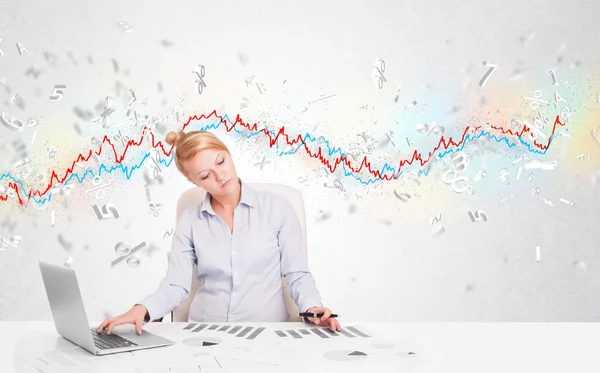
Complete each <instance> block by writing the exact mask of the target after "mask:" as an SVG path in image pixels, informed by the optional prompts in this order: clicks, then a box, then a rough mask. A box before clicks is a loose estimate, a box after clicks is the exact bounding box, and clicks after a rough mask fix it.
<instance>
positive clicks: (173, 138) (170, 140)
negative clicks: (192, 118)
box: [165, 131, 184, 145]
mask: <svg viewBox="0 0 600 373" xmlns="http://www.w3.org/2000/svg"><path fill="white" fill-rule="evenodd" d="M183 135H184V133H183V131H179V132H175V131H169V133H167V137H166V138H165V140H166V141H167V144H169V145H177V143H178V142H179V140H181V138H182V137H183Z"/></svg>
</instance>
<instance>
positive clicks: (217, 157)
mask: <svg viewBox="0 0 600 373" xmlns="http://www.w3.org/2000/svg"><path fill="white" fill-rule="evenodd" d="M221 154H222V153H219V154H217V156H216V157H215V163H217V159H219V156H220V155H221ZM204 171H206V170H200V171H198V173H197V174H196V176H198V175H200V173H201V172H204Z"/></svg>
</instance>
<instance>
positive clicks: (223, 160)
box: [217, 159, 225, 164]
mask: <svg viewBox="0 0 600 373" xmlns="http://www.w3.org/2000/svg"><path fill="white" fill-rule="evenodd" d="M223 162H225V159H223V160H221V162H219V163H217V164H222V163H223Z"/></svg>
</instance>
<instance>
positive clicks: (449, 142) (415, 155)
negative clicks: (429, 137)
mask: <svg viewBox="0 0 600 373" xmlns="http://www.w3.org/2000/svg"><path fill="white" fill-rule="evenodd" d="M213 116H214V117H215V119H216V118H218V119H219V120H220V121H221V122H222V123H223V125H224V126H225V129H226V130H227V132H231V131H232V130H233V129H234V128H235V127H236V126H240V127H244V128H246V129H248V130H250V131H251V132H256V131H258V132H262V133H263V134H264V135H266V136H268V137H269V146H270V147H273V146H274V145H275V144H276V143H277V141H278V140H280V139H282V140H284V145H285V144H288V145H292V146H294V145H298V144H302V147H303V148H304V151H305V152H306V153H307V154H308V155H309V156H310V157H311V158H315V159H318V160H319V161H320V162H321V163H322V164H323V165H325V166H326V167H327V168H328V169H329V171H330V172H332V173H333V172H335V170H336V169H337V167H338V165H339V164H340V163H342V162H343V163H344V164H345V165H346V167H348V169H350V170H351V171H352V172H353V173H359V172H361V171H362V170H363V168H366V169H367V170H368V171H369V173H370V174H371V175H373V176H375V177H377V178H379V179H381V180H393V179H395V177H396V175H390V174H382V173H381V172H380V171H377V170H375V171H374V170H373V169H372V168H371V162H369V161H368V159H367V157H366V156H364V157H363V159H362V161H361V162H360V164H359V165H358V166H353V165H352V164H351V162H350V160H348V158H347V157H346V156H344V155H342V156H338V157H336V158H335V159H334V160H333V161H330V160H329V159H326V158H325V157H324V156H323V154H322V153H321V148H320V147H319V149H318V151H316V152H313V151H311V150H310V149H309V147H308V144H307V143H306V142H305V141H304V140H303V138H302V136H301V135H297V136H295V137H294V136H290V135H288V134H287V133H286V132H285V126H283V127H281V128H280V129H279V131H278V132H277V134H276V135H275V136H273V135H272V134H271V133H270V132H269V131H267V130H266V129H262V130H258V128H257V124H256V123H254V124H252V125H251V124H249V123H246V122H244V121H243V120H242V119H241V118H240V116H239V115H237V117H236V120H235V122H234V123H233V124H232V125H231V126H228V124H227V123H226V122H227V120H225V119H223V117H222V116H220V115H218V114H217V112H216V110H213V111H212V112H211V113H210V114H208V115H205V114H202V115H200V116H199V117H198V116H195V115H194V116H192V117H190V118H189V119H188V120H187V122H186V123H185V124H184V125H183V128H182V130H184V129H185V128H186V127H187V126H188V125H189V124H190V122H191V121H192V120H202V119H210V118H211V117H213ZM558 124H560V125H561V126H564V125H565V124H564V123H562V122H561V121H560V120H559V116H558V115H557V116H556V119H555V121H554V125H553V128H552V133H551V134H550V136H549V137H548V142H547V143H546V144H540V143H538V142H537V141H535V140H534V141H533V144H534V146H535V147H537V148H538V149H540V150H545V149H547V148H548V147H549V146H550V141H551V140H552V137H553V135H554V132H555V131H556V127H557V125H558ZM481 128H482V127H481V126H475V127H472V128H471V127H470V126H467V127H466V128H465V129H464V131H463V133H462V135H461V137H460V140H459V141H458V142H457V141H455V140H454V139H452V137H449V138H448V139H446V138H445V137H444V136H441V138H440V140H439V142H438V144H437V145H436V146H435V147H434V148H433V149H432V150H431V151H429V152H428V154H427V157H426V159H425V160H423V156H422V154H421V153H419V151H418V150H417V149H415V150H414V151H413V152H412V155H411V156H410V157H409V158H408V159H401V160H400V161H399V163H398V167H397V170H398V172H400V170H401V169H402V167H404V166H405V165H406V164H409V165H412V164H413V162H415V161H419V163H420V165H421V166H424V165H425V164H426V163H427V162H429V160H430V159H431V157H432V156H433V155H434V154H435V153H436V152H437V151H438V150H440V149H441V148H442V147H443V148H444V150H446V149H448V148H449V147H450V146H455V147H459V146H461V144H462V143H463V142H464V141H465V138H466V136H467V134H468V133H469V132H472V133H474V134H475V133H477V131H479V130H480V129H481ZM490 128H491V129H494V130H497V131H500V132H501V133H502V134H503V135H513V136H518V137H521V136H523V134H525V133H528V132H529V131H530V130H531V128H529V127H528V126H526V125H524V126H523V128H522V129H521V130H520V131H519V132H513V131H512V130H510V129H504V128H502V127H497V126H490ZM146 130H148V128H147V127H144V128H143V129H142V134H141V136H140V139H139V140H138V141H135V140H133V139H130V140H128V141H127V144H126V146H125V148H124V149H123V153H122V154H121V155H118V153H117V149H116V148H115V146H114V145H113V143H112V141H111V140H110V138H109V137H108V136H107V135H104V137H103V138H102V144H101V145H100V147H99V149H98V150H97V151H93V150H92V149H90V151H89V152H88V153H87V156H86V155H84V154H83V153H82V154H79V155H78V156H77V158H76V159H75V160H74V161H73V163H72V164H71V167H69V168H67V169H66V170H65V172H64V174H63V176H62V177H59V176H58V174H57V173H56V171H55V170H52V174H51V176H50V180H49V182H48V185H47V186H46V188H45V189H44V190H36V191H30V192H29V193H28V194H27V204H29V201H30V199H31V197H32V196H38V197H42V196H43V195H44V194H46V193H47V192H48V191H49V190H50V189H51V188H52V186H53V181H54V180H56V182H58V183H63V182H64V181H65V179H67V177H68V176H69V175H70V174H71V173H72V172H73V170H74V168H75V164H76V163H77V162H80V161H88V160H89V159H90V157H91V156H92V154H93V153H96V154H97V155H101V154H102V151H103V149H104V147H103V144H104V143H108V145H110V147H111V148H112V151H113V154H114V160H115V162H116V163H121V162H122V161H123V160H124V159H125V157H126V155H127V151H128V149H129V147H130V146H141V145H142V143H143V141H144V138H145V137H146V135H147V134H150V137H151V141H152V147H153V148H160V149H161V151H162V153H163V154H164V155H165V156H167V157H169V156H170V155H171V152H172V151H173V147H172V146H169V150H166V149H165V147H164V146H163V143H162V141H158V142H155V138H154V133H153V132H151V131H150V132H147V131H146ZM18 187H19V186H18V184H16V183H14V182H9V183H8V188H11V189H13V190H14V192H15V194H16V196H17V199H18V202H19V204H20V205H23V200H22V198H21V196H20V194H19V189H18ZM8 197H9V196H8V195H5V196H0V201H7V200H8Z"/></svg>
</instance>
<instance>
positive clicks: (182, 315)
mask: <svg viewBox="0 0 600 373" xmlns="http://www.w3.org/2000/svg"><path fill="white" fill-rule="evenodd" d="M247 185H248V186H250V187H251V188H254V189H256V190H265V191H269V192H273V193H277V194H279V195H281V196H283V197H285V198H286V199H287V200H288V201H289V202H290V204H291V205H292V207H293V208H294V211H296V214H297V215H298V220H299V221H300V225H301V226H302V234H303V235H304V242H305V247H304V250H306V242H307V241H306V215H305V212H304V200H303V199H302V194H301V193H300V191H299V190H298V189H296V188H293V187H291V186H287V185H283V184H270V183H248V184H247ZM205 197H206V191H205V190H204V189H201V188H198V187H193V188H191V189H188V190H186V191H185V192H183V194H181V197H179V201H178V202H177V213H176V216H175V224H176V225H177V224H178V223H179V218H180V217H181V214H182V213H183V212H184V211H185V210H186V209H187V208H189V207H193V206H197V205H199V204H200V203H201V202H202V201H203V200H204V198H205ZM191 275H192V279H191V282H192V286H191V289H190V295H189V296H188V297H187V299H186V300H185V301H183V303H182V304H181V305H179V306H178V307H176V308H175V309H174V310H173V311H172V312H171V320H172V321H174V322H185V321H188V315H189V312H190V305H191V304H192V300H193V299H194V295H196V292H197V291H198V288H200V282H199V281H198V279H196V266H195V265H194V269H193V270H192V273H191ZM281 281H282V285H283V297H284V300H285V305H286V308H287V311H288V313H289V315H290V321H295V322H298V321H302V318H301V317H299V316H298V306H297V305H296V303H294V301H293V299H292V298H291V297H290V296H289V294H288V290H287V282H286V281H285V277H283V276H282V277H281Z"/></svg>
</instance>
